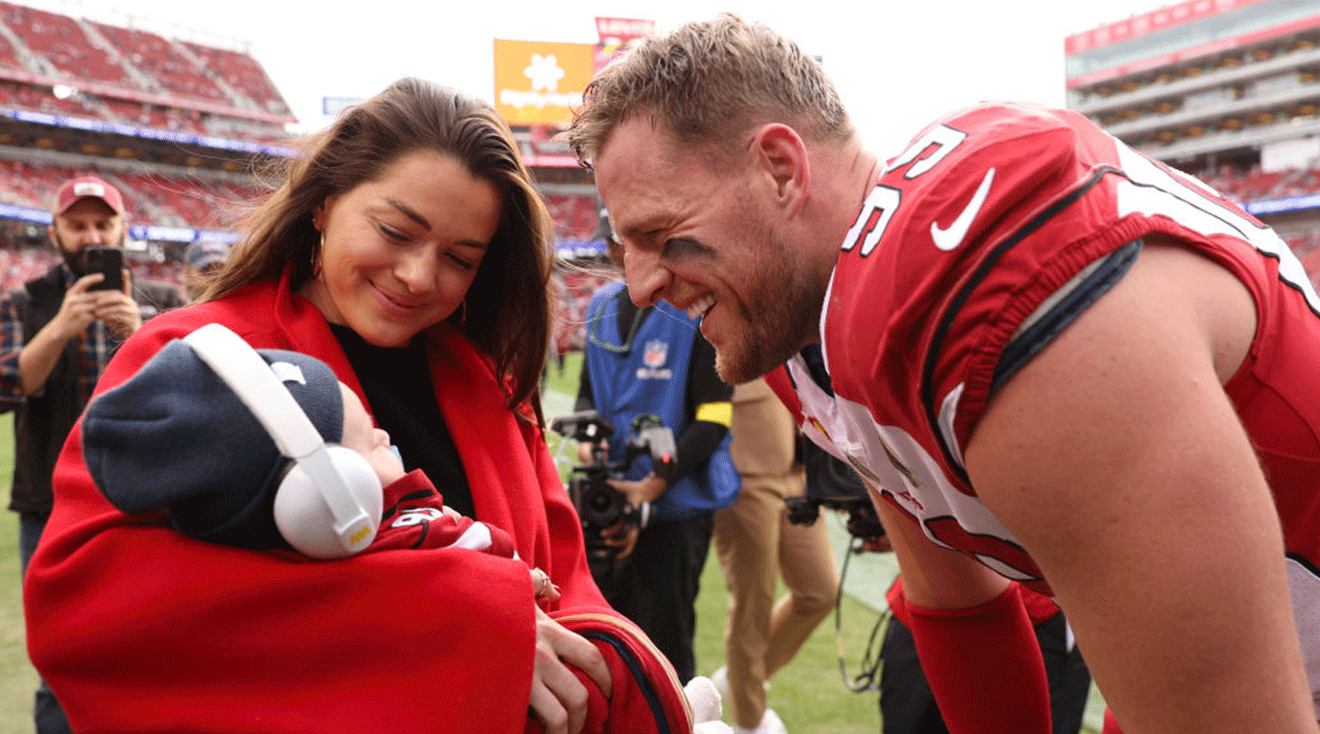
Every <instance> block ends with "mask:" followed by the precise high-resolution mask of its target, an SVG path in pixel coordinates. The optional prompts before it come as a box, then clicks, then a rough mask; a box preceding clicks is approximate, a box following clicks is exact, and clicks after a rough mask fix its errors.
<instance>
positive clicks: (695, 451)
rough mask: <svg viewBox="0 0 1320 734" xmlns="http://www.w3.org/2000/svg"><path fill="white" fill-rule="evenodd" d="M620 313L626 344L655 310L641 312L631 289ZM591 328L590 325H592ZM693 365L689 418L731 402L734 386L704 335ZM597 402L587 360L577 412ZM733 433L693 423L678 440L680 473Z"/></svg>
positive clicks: (623, 293) (624, 293)
mask: <svg viewBox="0 0 1320 734" xmlns="http://www.w3.org/2000/svg"><path fill="white" fill-rule="evenodd" d="M615 305H616V308H617V310H618V314H619V342H618V343H619V344H626V343H627V342H628V340H629V339H630V338H631V336H632V333H630V332H635V331H636V327H640V326H641V324H642V322H643V321H645V320H646V319H647V317H649V316H650V315H651V313H652V312H653V311H655V308H654V307H652V306H647V307H646V308H643V309H638V308H637V306H636V304H634V303H633V302H632V300H631V299H630V298H629V297H628V289H627V288H624V289H622V290H620V291H619V295H618V297H617V298H616V299H615ZM588 328H590V325H588ZM690 360H691V362H690V364H689V365H688V383H687V389H686V390H685V391H684V407H685V409H686V410H687V414H688V415H693V414H695V413H696V412H697V406H699V405H702V404H703V403H727V402H729V401H730V400H732V399H733V386H732V385H728V384H726V383H725V382H724V381H722V380H720V376H719V374H718V373H717V372H715V347H713V346H711V343H710V342H708V341H706V337H704V336H702V335H701V333H700V332H698V333H697V335H696V341H695V343H693V345H692V356H691V358H690ZM595 409H596V401H595V398H594V397H593V395H592V392H591V375H590V370H588V369H587V360H586V359H583V360H582V377H581V378H580V380H579V382H578V396H577V402H576V404H575V405H574V410H595ZM728 433H729V428H728V426H725V425H721V424H719V423H712V422H711V421H693V422H692V423H691V425H689V426H688V429H687V430H686V431H684V432H683V435H682V436H675V437H674V442H675V446H674V453H675V454H676V455H677V458H678V465H677V467H675V468H676V470H677V474H682V473H684V472H686V471H688V470H690V469H694V468H696V467H698V466H700V465H701V464H702V463H703V462H705V461H706V460H707V459H709V458H710V455H711V454H713V453H715V449H717V448H719V447H720V441H723V440H724V437H725V436H726V435H727V434H728Z"/></svg>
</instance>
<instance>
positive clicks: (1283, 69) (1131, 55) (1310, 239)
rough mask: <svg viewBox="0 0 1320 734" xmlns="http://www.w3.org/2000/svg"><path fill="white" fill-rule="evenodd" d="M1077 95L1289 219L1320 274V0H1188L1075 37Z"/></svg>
mask: <svg viewBox="0 0 1320 734" xmlns="http://www.w3.org/2000/svg"><path fill="white" fill-rule="evenodd" d="M1064 59H1065V68H1066V72H1065V73H1066V77H1067V82H1066V85H1067V99H1068V106H1069V107H1070V108H1072V109H1074V110H1077V111H1078V112H1081V113H1083V114H1085V115H1087V116H1089V117H1091V118H1092V119H1093V120H1095V121H1096V122H1098V123H1099V124H1100V125H1101V126H1102V127H1104V128H1105V129H1106V130H1108V131H1109V132H1110V133H1112V134H1113V135H1115V136H1116V137H1118V138H1119V139H1121V140H1123V141H1124V142H1126V143H1128V144H1129V145H1132V146H1133V147H1136V148H1138V149H1139V150H1142V151H1143V152H1145V153H1147V154H1149V155H1151V156H1153V157H1155V158H1158V159H1160V160H1163V161H1165V162H1166V163H1168V164H1170V165H1172V166H1175V167H1177V168H1179V169H1182V170H1185V171H1188V172H1191V173H1195V174H1197V175H1199V176H1200V177H1201V178H1203V179H1204V180H1206V181H1207V182H1208V183H1210V184H1211V185H1212V186H1214V187H1215V188H1217V189H1219V190H1220V191H1222V192H1224V193H1225V194H1226V195H1227V196H1229V197H1231V198H1234V199H1236V200H1238V201H1239V202H1241V203H1243V205H1244V206H1245V207H1246V208H1247V210H1248V211H1250V212H1252V213H1253V214H1256V215H1257V216H1259V217H1260V218H1261V219H1263V220H1265V221H1267V222H1269V223H1270V224H1271V225H1273V226H1274V227H1275V228H1276V229H1278V230H1279V232H1280V234H1282V235H1283V236H1284V237H1285V239H1287V240H1288V241H1289V243H1290V244H1291V245H1292V246H1293V249H1294V250H1295V251H1296V252H1297V253H1298V255H1299V256H1301V257H1302V260H1303V263H1304V264H1305V265H1306V266H1307V270H1308V272H1310V273H1312V278H1313V280H1320V0H1288V1H1287V2H1281V1H1279V0H1188V1H1186V2H1179V3H1176V4H1174V5H1169V6H1167V7H1163V8H1159V9H1157V10H1152V11H1150V12H1147V13H1142V14H1139V15H1136V16H1133V17H1131V18H1128V19H1127V20H1123V21H1119V22H1115V23H1109V24H1106V25H1103V26H1100V27H1098V28H1095V29H1092V30H1090V31H1086V32H1084V33H1077V34H1074V35H1072V36H1069V37H1068V38H1067V39H1065V43H1064Z"/></svg>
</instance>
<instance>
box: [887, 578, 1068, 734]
mask: <svg viewBox="0 0 1320 734" xmlns="http://www.w3.org/2000/svg"><path fill="white" fill-rule="evenodd" d="M1021 588H1022V587H1021V586H1019V585H1017V584H1013V585H1011V586H1009V587H1008V589H1007V590H1006V591H1005V592H1004V593H1003V594H1001V595H1000V596H999V597H997V598H995V599H993V600H991V601H989V602H987V603H985V604H982V605H981V606H978V607H972V608H970V609H922V608H920V607H916V606H913V605H912V603H911V602H906V607H907V611H908V620H909V621H910V623H911V624H910V629H911V630H912V639H913V640H914V641H915V643H916V647H917V655H918V657H920V658H921V668H922V670H923V671H924V672H925V673H926V680H927V681H928V682H929V683H930V690H931V692H932V693H934V694H935V700H936V702H937V703H938V704H939V708H940V715H941V716H943V717H944V721H945V723H946V724H947V725H948V727H949V731H950V732H952V733H953V734H998V733H999V732H1006V731H1012V732H1019V733H1020V734H1032V733H1035V734H1049V733H1050V691H1049V684H1048V680H1047V679H1046V677H1045V662H1044V660H1043V659H1042V658H1041V654H1040V643H1039V642H1038V641H1037V640H1036V635H1035V633H1034V631H1033V629H1032V626H1031V619H1030V618H1029V617H1028V616H1027V612H1026V609H1025V608H1024V607H1023V605H1022V600H1021V595H1020V589H1021Z"/></svg>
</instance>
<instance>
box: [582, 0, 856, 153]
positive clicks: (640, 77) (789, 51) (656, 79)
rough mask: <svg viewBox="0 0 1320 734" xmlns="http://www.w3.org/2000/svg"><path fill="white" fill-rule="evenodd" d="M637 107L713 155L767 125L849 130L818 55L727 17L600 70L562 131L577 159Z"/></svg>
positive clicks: (649, 43)
mask: <svg viewBox="0 0 1320 734" xmlns="http://www.w3.org/2000/svg"><path fill="white" fill-rule="evenodd" d="M639 113H646V114H650V115H651V116H652V121H653V123H654V122H663V124H664V125H665V126H666V127H667V128H668V129H669V131H671V132H672V133H673V134H674V135H675V136H676V138H677V141H678V142H679V143H681V144H684V145H689V146H692V145H695V146H699V147H703V148H709V149H710V150H711V151H712V152H714V153H716V155H717V156H719V155H721V152H722V151H723V152H730V153H731V152H732V148H731V146H734V145H739V144H740V143H741V141H740V136H741V134H742V133H744V132H745V131H747V130H749V129H750V128H751V127H752V126H754V125H758V124H763V123H766V122H774V121H778V122H784V123H787V124H790V125H792V126H793V127H794V129H796V130H797V131H798V133H799V134H802V135H803V136H804V137H811V138H816V139H819V140H830V139H835V140H843V139H846V138H848V137H850V136H851V135H852V134H853V128H852V123H851V122H850V121H849V119H848V113H847V111H846V110H845V109H844V107H843V102H842V101H841V100H840V99H839V94H838V92H837V91H836V90H835V88H834V83H833V82H832V81H830V79H829V77H828V76H826V74H825V72H824V70H822V69H821V67H820V64H819V63H818V62H817V61H816V60H815V59H814V58H812V57H810V56H808V55H807V54H805V53H803V52H802V50H801V49H799V48H798V46H797V44H795V43H793V42H792V41H790V40H789V39H787V38H785V37H783V36H781V35H779V34H778V33H776V32H775V31H773V30H771V29H770V28H769V27H768V26H766V25H764V24H761V23H754V24H753V23H747V22H746V21H744V20H743V19H742V18H740V17H738V16H736V15H732V14H729V13H725V14H721V15H719V16H716V17H715V18H713V19H711V20H708V21H698V22H692V23H687V24H684V25H682V26H680V27H678V28H676V29H674V30H673V31H671V32H669V33H667V34H664V35H658V36H651V37H649V38H646V39H644V40H642V41H640V42H638V43H637V44H635V45H634V46H633V47H632V48H630V49H629V50H628V51H627V52H625V54H624V55H623V56H622V57H621V58H619V59H618V60H616V61H615V62H614V63H612V64H610V65H609V66H607V67H606V68H604V69H602V70H601V71H600V73H598V74H597V75H596V77H595V78H594V79H593V80H592V81H591V83H590V84H589V85H588V86H587V89H586V91H585V92H584V94H583V104H582V107H581V108H579V109H578V110H576V112H575V114H574V119H573V125H572V127H571V128H570V129H569V131H568V134H567V141H568V144H569V146H570V147H572V149H573V152H574V153H575V154H576V155H577V157H578V161H579V162H580V163H581V164H582V165H583V166H585V167H587V168H590V167H591V163H592V161H593V160H594V159H595V157H596V154H597V153H599V152H600V149H601V147H602V146H603V145H604V144H605V141H606V140H607V139H608V138H609V135H610V133H611V132H613V130H614V128H615V127H616V126H617V125H619V124H620V123H622V122H624V121H625V120H627V119H628V118H630V117H632V116H633V115H635V114H639ZM721 157H722V156H721Z"/></svg>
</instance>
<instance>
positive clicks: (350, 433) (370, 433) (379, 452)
mask: <svg viewBox="0 0 1320 734" xmlns="http://www.w3.org/2000/svg"><path fill="white" fill-rule="evenodd" d="M339 392H340V393H341V394H342V395H343V396H344V435H343V438H341V439H340V441H339V443H340V445H341V446H345V447H347V448H350V449H353V450H354V451H356V452H358V453H359V454H362V456H364V457H366V459H367V462H368V463H370V464H371V468H373V469H375V470H376V476H377V477H380V486H382V487H385V486H389V485H390V484H391V483H393V482H394V480H396V479H398V478H400V477H402V476H403V475H404V474H406V473H407V472H405V471H404V469H403V464H400V463H399V460H398V459H397V458H396V457H395V456H394V452H393V451H390V434H388V433H386V432H385V431H382V430H381V429H379V428H376V426H375V424H373V423H372V422H371V416H370V415H367V409H366V408H364V407H362V401H361V400H358V396H357V393H355V392H353V388H351V387H349V386H348V385H345V384H344V383H342V382H341V383H339Z"/></svg>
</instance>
